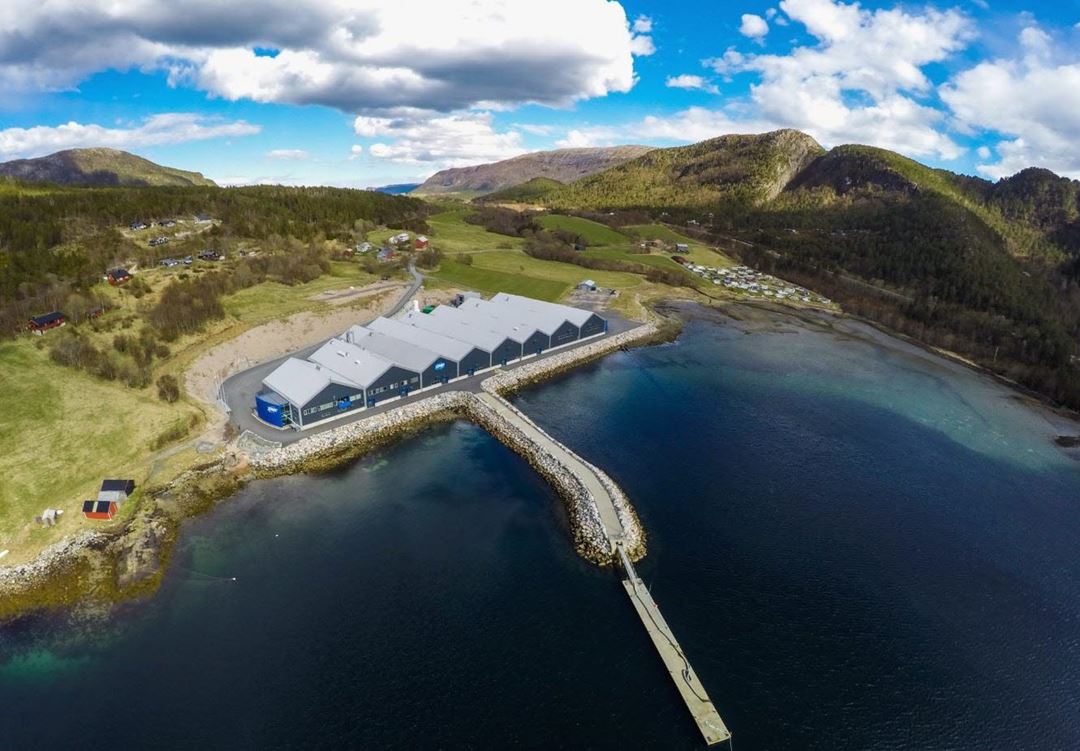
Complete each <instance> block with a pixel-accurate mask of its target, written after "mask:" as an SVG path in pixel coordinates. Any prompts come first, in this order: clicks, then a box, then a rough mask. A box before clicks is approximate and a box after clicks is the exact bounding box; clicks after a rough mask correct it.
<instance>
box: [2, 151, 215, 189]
mask: <svg viewBox="0 0 1080 751" xmlns="http://www.w3.org/2000/svg"><path fill="white" fill-rule="evenodd" d="M0 175H3V176H6V177H11V178H14V179H16V180H21V181H25V182H37V183H42V182H44V183H55V184H57V185H69V186H78V187H107V186H110V185H127V186H135V187H153V186H166V185H171V186H214V185H215V183H214V181H213V180H210V179H209V178H207V177H204V176H203V175H202V174H201V173H199V172H189V171H187V170H181V169H176V168H174V167H167V166H163V165H160V164H157V163H155V162H152V161H150V160H149V159H144V158H143V157H141V156H137V155H135V154H132V153H130V152H127V151H121V150H119V149H110V148H103V147H95V148H85V149H65V150H63V151H57V152H55V153H52V154H48V155H46V156H42V157H35V158H32V159H14V160H11V161H8V162H2V163H0Z"/></svg>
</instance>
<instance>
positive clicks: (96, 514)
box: [82, 501, 117, 520]
mask: <svg viewBox="0 0 1080 751" xmlns="http://www.w3.org/2000/svg"><path fill="white" fill-rule="evenodd" d="M116 509H117V504H116V501H83V505H82V512H83V516H85V517H86V518H87V519H105V520H108V519H112V518H113V517H114V516H116Z"/></svg>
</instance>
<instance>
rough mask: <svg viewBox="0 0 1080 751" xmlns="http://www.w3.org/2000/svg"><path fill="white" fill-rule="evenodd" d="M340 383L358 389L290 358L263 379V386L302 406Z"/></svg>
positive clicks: (317, 368)
mask: <svg viewBox="0 0 1080 751" xmlns="http://www.w3.org/2000/svg"><path fill="white" fill-rule="evenodd" d="M331 383H340V384H342V385H345V386H352V387H353V388H360V386H358V385H357V384H356V383H354V382H352V381H351V380H349V379H348V378H346V377H345V376H343V375H341V374H339V373H335V372H333V371H330V370H327V369H326V368H322V367H319V366H318V365H316V364H315V363H312V362H308V361H307V360H298V359H296V358H295V357H290V358H289V359H288V360H286V361H285V362H283V363H281V365H279V366H277V368H275V369H274V371H273V372H272V373H271V374H270V375H268V376H266V378H264V379H263V385H264V386H266V387H267V388H269V389H271V390H272V391H274V392H275V393H277V394H280V395H281V396H283V397H285V398H286V399H288V400H289V401H290V402H292V403H293V404H296V405H299V406H303V405H305V404H307V403H308V402H309V401H311V399H312V398H313V397H314V396H315V395H316V394H318V393H319V392H320V391H322V390H323V389H324V388H326V387H327V386H329V385H330V384H331Z"/></svg>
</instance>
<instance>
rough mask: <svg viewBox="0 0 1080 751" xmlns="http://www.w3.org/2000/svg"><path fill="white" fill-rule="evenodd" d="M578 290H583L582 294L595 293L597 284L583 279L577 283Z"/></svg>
mask: <svg viewBox="0 0 1080 751" xmlns="http://www.w3.org/2000/svg"><path fill="white" fill-rule="evenodd" d="M577 289H579V290H581V291H582V292H595V291H596V282H594V281H593V280H592V279H583V280H582V281H580V282H578V283H577Z"/></svg>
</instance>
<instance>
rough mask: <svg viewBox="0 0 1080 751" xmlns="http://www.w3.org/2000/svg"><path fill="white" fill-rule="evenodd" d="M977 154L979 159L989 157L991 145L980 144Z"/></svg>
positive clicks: (976, 150)
mask: <svg viewBox="0 0 1080 751" xmlns="http://www.w3.org/2000/svg"><path fill="white" fill-rule="evenodd" d="M975 154H976V155H977V156H978V157H979V159H982V160H986V159H989V158H990V154H991V152H990V147H989V146H980V147H979V148H977V149H975Z"/></svg>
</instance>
